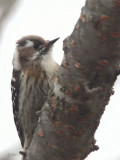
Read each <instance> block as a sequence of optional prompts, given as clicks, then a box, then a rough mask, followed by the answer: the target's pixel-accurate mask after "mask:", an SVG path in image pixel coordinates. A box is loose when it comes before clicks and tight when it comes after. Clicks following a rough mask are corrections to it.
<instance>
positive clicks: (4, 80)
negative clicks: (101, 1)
mask: <svg viewBox="0 0 120 160" xmlns="http://www.w3.org/2000/svg"><path fill="white" fill-rule="evenodd" d="M84 2H85V1H84V0H75V1H74V0H59V1H57V0H44V1H43V0H34V1H33V0H21V1H20V3H19V4H18V7H17V8H16V9H15V8H14V11H13V14H12V15H11V16H9V17H8V19H7V21H6V23H5V26H4V32H3V34H2V41H1V45H0V61H1V62H0V75H1V78H0V155H1V154H2V153H4V151H5V154H8V153H10V152H9V148H11V147H13V146H14V145H15V144H17V143H18V141H19V139H18V136H17V132H16V129H15V125H14V122H13V114H12V104H11V93H10V79H11V74H12V65H11V64H12V63H11V62H12V57H13V52H14V48H15V42H16V40H17V39H19V38H21V37H22V36H24V35H28V34H35V35H40V36H42V37H44V38H45V39H49V40H52V39H54V38H57V37H60V40H59V41H58V42H57V43H56V44H55V47H54V55H55V57H56V58H55V59H56V60H57V62H59V63H60V61H61V59H62V55H63V51H62V41H63V40H64V39H65V38H66V37H67V36H69V35H70V34H71V32H72V30H73V28H74V25H75V23H76V22H77V19H78V18H79V16H80V10H81V7H82V6H83V5H84ZM119 84H120V79H118V80H117V83H116V84H115V86H114V90H115V94H114V96H112V97H111V100H110V103H109V105H108V106H106V111H105V113H104V115H103V117H102V119H101V123H100V126H99V128H98V130H97V132H96V135H95V137H96V140H97V144H98V145H99V147H100V149H99V151H97V152H93V153H91V154H90V155H89V156H88V158H87V159H86V160H120V147H119V144H120V98H119V97H120V85H119Z"/></svg>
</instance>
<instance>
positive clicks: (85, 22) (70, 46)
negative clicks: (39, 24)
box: [26, 0, 120, 160]
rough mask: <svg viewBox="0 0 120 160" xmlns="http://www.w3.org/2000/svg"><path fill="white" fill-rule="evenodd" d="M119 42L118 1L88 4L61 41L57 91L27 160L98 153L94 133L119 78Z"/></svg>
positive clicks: (56, 159) (100, 0) (64, 158)
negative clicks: (68, 33) (61, 51)
mask: <svg viewBox="0 0 120 160" xmlns="http://www.w3.org/2000/svg"><path fill="white" fill-rule="evenodd" d="M68 27H69V26H68ZM119 41H120V0H87V1H86V5H85V7H83V8H82V13H81V16H80V18H79V19H78V22H77V24H76V25H75V28H74V31H73V32H72V34H71V35H70V36H69V37H68V38H66V39H65V40H64V48H63V49H64V52H65V58H64V61H63V62H62V66H61V68H60V71H59V73H58V77H57V78H56V87H57V89H60V91H57V92H56V93H57V94H54V95H51V98H50V99H49V100H48V104H49V106H48V105H47V106H46V107H45V108H44V110H43V111H42V112H41V114H40V117H39V120H40V121H39V123H38V127H37V128H36V132H35V134H34V137H33V140H32V142H31V145H30V147H29V148H28V150H27V154H26V160H74V159H75V160H83V159H85V157H87V155H88V154H89V153H90V152H92V151H95V150H97V149H98V147H97V146H96V145H95V139H94V133H95V131H96V129H97V127H98V125H99V122H100V118H101V116H102V114H103V112H104V110H105V106H106V105H107V104H108V102H109V99H110V96H111V95H112V94H113V84H114V82H115V80H116V78H117V75H118V74H119V61H120V44H119V43H120V42H119Z"/></svg>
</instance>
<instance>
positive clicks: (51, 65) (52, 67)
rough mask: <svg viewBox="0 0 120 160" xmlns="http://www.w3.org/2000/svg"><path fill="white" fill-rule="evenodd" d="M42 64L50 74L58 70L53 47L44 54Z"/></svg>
mask: <svg viewBox="0 0 120 160" xmlns="http://www.w3.org/2000/svg"><path fill="white" fill-rule="evenodd" d="M41 65H42V67H43V68H44V70H45V71H46V72H47V73H48V75H51V74H54V73H55V71H56V70H57V65H56V62H55V61H54V59H53V56H52V47H51V48H50V49H49V51H48V53H47V54H45V55H43V59H42V61H41Z"/></svg>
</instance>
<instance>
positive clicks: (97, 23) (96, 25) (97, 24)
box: [94, 20, 102, 29]
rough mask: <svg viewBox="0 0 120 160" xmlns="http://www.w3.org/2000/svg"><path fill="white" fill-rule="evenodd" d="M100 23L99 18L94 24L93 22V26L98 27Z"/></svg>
mask: <svg viewBox="0 0 120 160" xmlns="http://www.w3.org/2000/svg"><path fill="white" fill-rule="evenodd" d="M101 24H102V21H101V20H98V21H96V22H95V24H94V28H95V29H98V27H99V26H100V25H101Z"/></svg>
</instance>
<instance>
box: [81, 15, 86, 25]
mask: <svg viewBox="0 0 120 160" xmlns="http://www.w3.org/2000/svg"><path fill="white" fill-rule="evenodd" d="M80 19H81V21H82V22H83V23H85V22H86V19H85V17H84V16H83V15H82V14H81V15H80Z"/></svg>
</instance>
